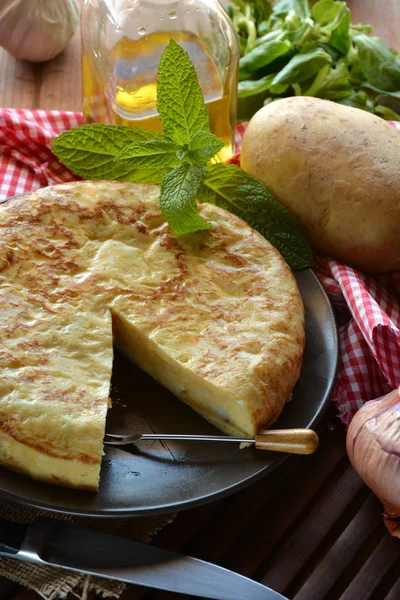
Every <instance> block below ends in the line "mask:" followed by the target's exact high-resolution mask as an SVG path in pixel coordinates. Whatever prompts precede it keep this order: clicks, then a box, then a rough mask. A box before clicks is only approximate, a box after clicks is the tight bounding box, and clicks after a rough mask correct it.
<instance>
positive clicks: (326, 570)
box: [294, 494, 382, 600]
mask: <svg viewBox="0 0 400 600" xmlns="http://www.w3.org/2000/svg"><path fill="white" fill-rule="evenodd" d="M381 526H382V521H381V518H380V516H379V505H378V501H377V500H376V499H375V498H374V496H373V495H372V494H371V495H370V496H369V497H368V499H367V501H366V502H365V503H364V504H363V505H362V507H361V508H360V510H359V511H358V513H357V514H356V515H355V517H354V518H353V519H352V520H351V521H350V523H349V525H348V526H347V527H346V528H345V529H344V531H343V533H342V534H341V535H340V536H339V538H338V539H337V541H336V542H335V543H334V544H333V546H332V547H331V549H330V550H329V551H328V552H327V554H326V555H325V556H324V557H323V558H322V560H318V563H317V565H316V567H315V568H314V569H313V570H312V571H311V573H310V575H309V577H307V579H306V581H305V582H304V584H303V585H302V586H301V588H300V589H299V591H298V592H297V593H296V595H295V596H294V600H320V599H321V598H324V597H325V596H326V595H327V594H328V593H329V591H330V590H331V589H332V587H333V586H334V584H335V583H336V581H337V580H338V579H339V578H340V576H341V575H342V573H343V572H344V571H345V570H346V568H347V567H348V565H349V564H350V563H351V562H352V560H353V559H354V557H355V556H356V554H357V553H358V552H359V550H360V549H361V548H362V547H363V545H364V544H365V543H366V541H367V540H368V538H369V536H370V535H371V534H372V533H373V531H374V530H375V529H376V528H377V527H381Z"/></svg>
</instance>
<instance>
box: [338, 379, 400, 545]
mask: <svg viewBox="0 0 400 600" xmlns="http://www.w3.org/2000/svg"><path fill="white" fill-rule="evenodd" d="M346 445H347V453H348V455H349V458H350V461H351V464H352V465H353V467H354V469H355V470H356V471H357V472H358V474H359V475H360V477H362V479H363V480H364V481H365V483H366V484H367V486H368V487H369V488H370V489H371V490H372V491H373V492H374V493H375V495H376V496H377V497H378V498H379V500H380V501H381V502H382V504H383V506H384V511H385V512H384V514H383V519H384V522H385V525H386V527H387V528H388V529H389V531H390V533H391V534H392V535H393V536H395V537H398V538H400V388H398V389H397V390H393V392H390V394H387V395H386V396H383V397H382V398H378V399H377V400H370V401H369V402H366V404H364V406H363V407H362V408H360V410H359V411H358V412H357V413H356V415H355V416H354V418H353V420H352V421H351V423H350V427H349V429H348V432H347V442H346Z"/></svg>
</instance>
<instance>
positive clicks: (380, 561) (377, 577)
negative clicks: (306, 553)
mask: <svg viewBox="0 0 400 600" xmlns="http://www.w3.org/2000/svg"><path fill="white" fill-rule="evenodd" d="M399 557H400V544H399V541H398V540H395V539H394V538H392V537H391V536H390V535H389V534H387V535H386V534H385V535H384V537H383V538H382V540H381V541H380V543H379V544H378V546H377V547H376V548H375V550H374V551H373V552H372V554H371V556H370V557H369V558H368V560H367V561H366V562H365V564H364V566H363V567H362V569H361V570H360V571H359V572H358V573H357V575H356V576H355V578H354V579H353V581H352V582H351V584H350V585H349V586H348V588H347V589H346V591H345V592H344V593H343V594H342V595H341V596H340V600H355V599H356V598H357V599H358V598H360V599H361V598H362V600H372V598H374V595H375V593H376V591H377V590H379V586H380V585H381V583H382V580H383V579H384V577H385V576H386V575H387V573H388V572H389V571H390V569H391V568H392V566H393V565H394V564H395V563H396V561H398V560H399ZM397 600H398V599H397Z"/></svg>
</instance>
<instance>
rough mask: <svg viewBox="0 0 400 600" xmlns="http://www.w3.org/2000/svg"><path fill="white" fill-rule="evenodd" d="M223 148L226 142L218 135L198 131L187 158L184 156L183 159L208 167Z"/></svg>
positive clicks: (190, 144)
mask: <svg viewBox="0 0 400 600" xmlns="http://www.w3.org/2000/svg"><path fill="white" fill-rule="evenodd" d="M223 147H224V142H223V141H222V140H220V139H219V138H217V136H216V135H213V134H212V133H209V132H208V131H198V132H197V133H195V134H194V136H193V137H192V138H191V140H190V143H189V148H188V150H187V151H186V156H185V155H182V158H183V159H185V158H187V159H188V160H190V161H191V162H192V163H194V164H196V163H198V164H204V165H206V164H207V163H208V162H209V161H210V160H211V159H212V158H214V156H215V155H216V154H218V152H219V151H220V150H222V148H223Z"/></svg>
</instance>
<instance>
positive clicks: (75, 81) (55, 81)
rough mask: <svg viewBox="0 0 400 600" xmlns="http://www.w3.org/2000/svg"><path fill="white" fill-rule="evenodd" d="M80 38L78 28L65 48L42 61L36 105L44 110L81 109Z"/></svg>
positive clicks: (79, 110)
mask: <svg viewBox="0 0 400 600" xmlns="http://www.w3.org/2000/svg"><path fill="white" fill-rule="evenodd" d="M81 72H82V71H81V38H80V33H79V30H78V31H77V33H76V34H75V36H74V37H73V38H72V40H71V41H70V43H69V44H68V46H67V47H66V49H65V50H64V51H63V52H62V53H61V54H60V55H59V56H57V58H55V59H54V60H52V61H50V62H47V63H44V64H43V70H42V76H41V85H40V90H39V99H38V106H39V107H40V108H44V109H46V110H52V109H57V110H72V111H77V112H81V111H82V81H81Z"/></svg>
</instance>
